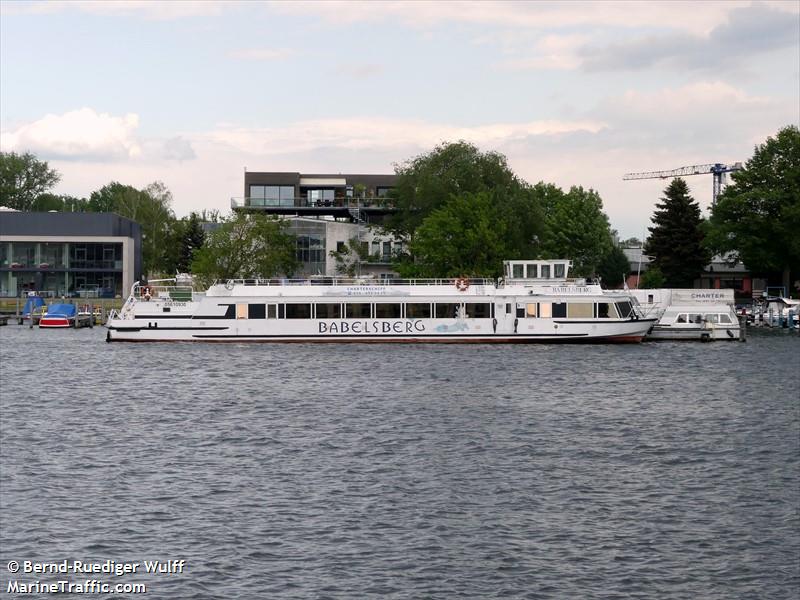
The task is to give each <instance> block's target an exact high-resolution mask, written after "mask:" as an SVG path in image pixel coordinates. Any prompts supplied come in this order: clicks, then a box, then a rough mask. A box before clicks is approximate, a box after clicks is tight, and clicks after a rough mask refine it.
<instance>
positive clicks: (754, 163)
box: [709, 125, 800, 289]
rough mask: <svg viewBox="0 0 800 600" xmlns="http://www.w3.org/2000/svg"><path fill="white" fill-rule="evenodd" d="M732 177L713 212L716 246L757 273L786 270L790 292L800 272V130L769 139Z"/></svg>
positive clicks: (791, 128)
mask: <svg viewBox="0 0 800 600" xmlns="http://www.w3.org/2000/svg"><path fill="white" fill-rule="evenodd" d="M732 178H733V184H732V185H730V186H728V187H727V188H726V189H725V191H724V192H723V193H722V194H721V195H720V197H719V198H718V199H717V203H716V205H715V206H714V207H713V209H712V212H711V228H710V232H709V243H710V245H711V247H712V248H713V249H714V250H716V251H718V252H731V253H732V254H733V258H736V259H739V260H741V261H742V262H743V263H744V264H745V265H747V267H748V268H749V269H750V270H751V271H753V272H756V273H763V274H766V273H768V272H770V271H781V272H782V274H783V285H784V286H785V287H786V288H787V289H788V288H789V284H790V282H791V272H792V271H795V272H797V271H798V270H800V233H798V232H800V130H798V128H797V127H796V126H794V125H792V126H789V127H785V128H783V129H781V130H780V131H779V132H778V133H777V135H776V136H775V137H774V138H772V137H770V138H767V141H766V142H765V143H764V144H761V145H760V146H757V147H756V148H755V151H754V153H753V157H752V158H751V159H750V160H748V161H747V163H746V164H745V168H744V169H743V170H741V171H736V172H734V173H733V174H732Z"/></svg>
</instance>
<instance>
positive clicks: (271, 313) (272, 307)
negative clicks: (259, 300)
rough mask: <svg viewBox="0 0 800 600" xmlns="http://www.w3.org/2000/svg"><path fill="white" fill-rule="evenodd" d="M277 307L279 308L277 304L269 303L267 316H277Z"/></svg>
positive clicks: (271, 317) (272, 317)
mask: <svg viewBox="0 0 800 600" xmlns="http://www.w3.org/2000/svg"><path fill="white" fill-rule="evenodd" d="M281 306H283V305H282V304H281ZM277 308H278V306H277V305H276V304H267V318H268V319H274V318H276V315H277V313H276V311H277Z"/></svg>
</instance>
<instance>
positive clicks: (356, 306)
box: [344, 302, 372, 319]
mask: <svg viewBox="0 0 800 600" xmlns="http://www.w3.org/2000/svg"><path fill="white" fill-rule="evenodd" d="M371 307H372V305H371V304H368V303H366V302H348V303H347V304H345V313H344V316H345V318H346V319H369V318H370V317H371V316H372V311H371Z"/></svg>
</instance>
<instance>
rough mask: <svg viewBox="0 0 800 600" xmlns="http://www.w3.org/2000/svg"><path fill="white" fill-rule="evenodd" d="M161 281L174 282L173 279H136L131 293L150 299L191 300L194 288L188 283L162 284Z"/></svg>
mask: <svg viewBox="0 0 800 600" xmlns="http://www.w3.org/2000/svg"><path fill="white" fill-rule="evenodd" d="M162 282H174V279H155V280H153V281H150V282H149V283H141V282H139V281H137V282H136V283H134V284H133V288H132V289H131V295H132V296H133V297H134V298H139V299H143V300H152V299H156V298H161V299H169V300H174V301H176V302H191V301H192V298H193V294H194V289H193V288H192V286H190V285H163V283H162Z"/></svg>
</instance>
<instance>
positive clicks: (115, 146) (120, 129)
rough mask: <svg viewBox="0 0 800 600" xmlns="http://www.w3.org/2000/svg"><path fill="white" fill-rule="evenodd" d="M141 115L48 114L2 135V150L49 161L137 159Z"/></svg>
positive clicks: (85, 112) (88, 110)
mask: <svg viewBox="0 0 800 600" xmlns="http://www.w3.org/2000/svg"><path fill="white" fill-rule="evenodd" d="M138 126H139V116H138V115H136V114H133V113H130V114H127V115H124V116H121V117H115V116H112V115H109V114H108V113H97V112H95V111H94V110H92V109H91V108H81V109H79V110H73V111H70V112H67V113H64V114H63V115H53V114H49V115H45V116H44V117H42V118H41V119H39V120H38V121H34V122H32V123H28V124H26V125H22V126H20V127H19V128H17V129H15V130H14V131H4V132H3V136H2V138H3V141H2V145H3V149H4V150H13V151H19V152H28V151H29V152H33V153H35V154H41V155H43V156H46V157H50V158H56V157H57V158H64V159H85V158H92V159H99V160H104V159H106V160H114V159H120V158H135V157H137V156H139V155H140V154H141V146H140V144H139V142H138V141H137V140H136V137H135V133H136V129H137V127H138Z"/></svg>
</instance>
